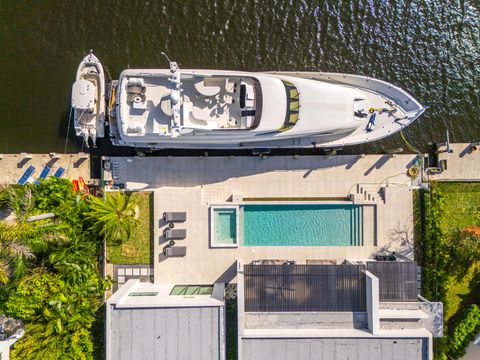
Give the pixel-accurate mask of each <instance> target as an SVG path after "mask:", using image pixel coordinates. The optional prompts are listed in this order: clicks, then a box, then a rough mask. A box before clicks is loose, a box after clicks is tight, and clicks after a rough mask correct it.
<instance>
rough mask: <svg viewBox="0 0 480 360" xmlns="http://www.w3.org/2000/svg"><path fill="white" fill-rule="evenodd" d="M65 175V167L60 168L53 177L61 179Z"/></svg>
mask: <svg viewBox="0 0 480 360" xmlns="http://www.w3.org/2000/svg"><path fill="white" fill-rule="evenodd" d="M64 173H65V168H63V167H61V166H60V167H59V168H58V169H57V170H56V171H55V173H54V174H53V177H56V178H61V177H62V176H63V174H64Z"/></svg>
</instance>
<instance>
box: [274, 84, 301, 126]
mask: <svg viewBox="0 0 480 360" xmlns="http://www.w3.org/2000/svg"><path fill="white" fill-rule="evenodd" d="M282 82H283V85H285V92H286V95H287V111H286V115H285V121H284V122H283V125H282V127H281V128H280V129H278V131H280V132H282V131H287V130H290V129H291V128H292V127H294V126H295V124H296V123H297V121H298V115H299V110H300V100H299V98H300V96H299V95H300V93H299V92H298V90H297V88H296V87H295V85H293V84H292V83H291V82H289V81H285V80H282Z"/></svg>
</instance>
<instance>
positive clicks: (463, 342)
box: [447, 304, 480, 359]
mask: <svg viewBox="0 0 480 360" xmlns="http://www.w3.org/2000/svg"><path fill="white" fill-rule="evenodd" d="M452 329H453V330H452V333H451V335H450V336H449V338H448V344H447V345H448V347H447V349H448V350H447V352H448V354H449V355H450V356H451V357H453V358H455V359H458V358H460V357H462V356H463V355H465V350H466V348H467V346H468V344H469V343H470V341H472V340H473V339H474V337H475V335H476V334H477V333H478V332H479V331H480V309H479V308H478V306H477V305H475V304H473V305H470V306H469V307H467V308H466V311H465V312H464V313H463V316H462V317H461V318H459V319H458V320H457V321H456V322H455V325H454V327H453V328H452Z"/></svg>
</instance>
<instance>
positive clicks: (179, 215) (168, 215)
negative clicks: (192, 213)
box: [163, 212, 187, 222]
mask: <svg viewBox="0 0 480 360" xmlns="http://www.w3.org/2000/svg"><path fill="white" fill-rule="evenodd" d="M163 220H165V221H166V222H184V221H185V220H187V213H186V212H164V213H163Z"/></svg>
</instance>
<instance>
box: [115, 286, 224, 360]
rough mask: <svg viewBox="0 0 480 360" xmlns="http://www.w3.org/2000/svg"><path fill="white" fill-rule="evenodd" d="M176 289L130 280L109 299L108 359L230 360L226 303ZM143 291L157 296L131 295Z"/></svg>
mask: <svg viewBox="0 0 480 360" xmlns="http://www.w3.org/2000/svg"><path fill="white" fill-rule="evenodd" d="M173 286H174V285H168V284H167V285H165V284H164V285H156V284H152V283H142V282H140V281H138V280H129V281H128V282H127V283H125V284H124V285H123V286H122V287H121V288H120V289H119V290H118V291H117V292H116V293H115V294H114V295H113V296H112V297H111V298H110V299H109V300H108V301H107V317H106V334H107V335H106V342H107V344H106V348H107V360H134V359H135V360H136V359H159V360H160V359H172V360H173V359H175V360H177V359H178V360H189V359H191V358H192V356H193V354H194V357H195V359H204V360H215V359H218V360H224V359H225V307H224V303H223V301H220V300H218V299H216V298H214V297H213V296H214V294H212V295H188V296H178V295H170V291H171V289H172V288H173ZM142 292H143V293H144V294H154V295H153V296H131V294H132V293H137V294H138V293H142Z"/></svg>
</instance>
